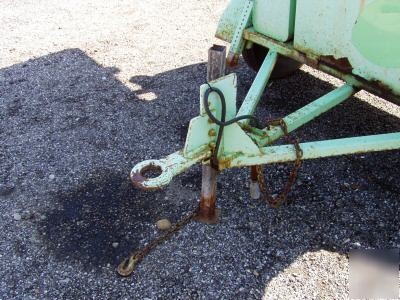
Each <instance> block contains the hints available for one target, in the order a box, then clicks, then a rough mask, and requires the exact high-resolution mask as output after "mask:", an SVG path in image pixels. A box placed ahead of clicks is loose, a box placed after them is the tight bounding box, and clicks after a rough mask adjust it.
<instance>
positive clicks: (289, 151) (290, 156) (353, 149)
mask: <svg viewBox="0 0 400 300" xmlns="http://www.w3.org/2000/svg"><path fill="white" fill-rule="evenodd" d="M300 148H301V149H302V151H303V156H302V160H305V159H315V158H322V157H331V156H339V155H348V154H358V153H367V152H376V151H384V150H395V149H400V133H399V132H396V133H387V134H379V135H368V136H360V137H352V138H343V139H334V140H327V141H318V142H309V143H301V144H300ZM262 151H263V152H264V154H262V155H257V156H247V157H244V156H239V157H235V158H233V159H232V161H231V163H230V167H243V166H252V165H263V164H273V163H283V162H291V161H295V160H296V150H295V148H294V146H293V145H282V146H269V147H264V148H262Z"/></svg>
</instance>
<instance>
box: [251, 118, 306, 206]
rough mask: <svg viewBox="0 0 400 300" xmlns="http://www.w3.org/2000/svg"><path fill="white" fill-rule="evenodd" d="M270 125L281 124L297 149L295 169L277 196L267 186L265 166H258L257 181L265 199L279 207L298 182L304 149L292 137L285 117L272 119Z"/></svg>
mask: <svg viewBox="0 0 400 300" xmlns="http://www.w3.org/2000/svg"><path fill="white" fill-rule="evenodd" d="M269 126H280V127H281V128H282V130H283V133H284V135H285V138H286V140H287V141H288V142H289V143H291V144H293V146H294V148H295V150H296V161H295V162H294V164H293V169H292V171H291V172H290V175H289V178H288V180H287V182H286V184H285V186H284V188H283V190H282V192H280V193H279V194H278V195H277V196H276V197H273V196H272V195H271V193H270V192H269V190H268V187H267V184H266V182H265V178H264V172H263V166H261V165H257V166H256V170H257V181H258V184H259V186H260V191H261V193H262V195H263V197H264V199H265V201H266V202H267V203H268V204H269V205H270V206H272V207H275V208H279V207H280V206H281V205H282V204H283V203H286V202H287V196H288V194H289V192H290V191H291V189H292V187H293V185H294V183H295V182H296V179H297V173H298V171H299V169H300V167H301V158H302V156H303V151H302V150H301V148H300V145H299V141H298V140H297V139H294V138H291V137H290V136H289V132H288V129H287V125H286V123H285V121H284V120H283V119H277V120H272V121H270V122H268V127H269Z"/></svg>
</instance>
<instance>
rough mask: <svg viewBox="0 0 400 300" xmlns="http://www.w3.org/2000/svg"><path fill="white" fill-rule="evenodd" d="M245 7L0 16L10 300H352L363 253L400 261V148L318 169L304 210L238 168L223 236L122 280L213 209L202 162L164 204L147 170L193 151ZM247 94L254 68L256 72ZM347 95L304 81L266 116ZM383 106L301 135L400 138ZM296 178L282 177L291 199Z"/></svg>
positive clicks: (326, 82)
mask: <svg viewBox="0 0 400 300" xmlns="http://www.w3.org/2000/svg"><path fill="white" fill-rule="evenodd" d="M226 3H227V1H216V0H210V1H194V0H187V1H164V0H161V1H160V0H157V1H156V0H154V1H94V0H91V1H66V0H60V1H57V2H55V1H49V0H46V1H45V0H41V1H38V0H35V1H33V0H29V1H28V0H21V1H12V0H3V1H2V5H1V6H2V9H1V11H0V24H1V26H0V35H1V36H2V39H1V40H0V140H1V143H0V147H1V148H0V163H1V168H0V212H1V215H2V218H1V220H0V226H1V231H0V239H1V243H0V276H1V278H2V280H1V282H0V298H1V299H99V298H101V299H260V298H265V299H299V298H303V299H345V298H346V297H347V293H348V286H347V282H348V270H347V268H348V259H347V253H348V251H349V250H350V249H355V248H398V247H399V246H400V238H399V237H400V235H399V214H398V211H399V198H400V197H399V193H400V192H399V186H400V177H399V176H398V169H399V168H400V159H399V152H398V151H390V152H385V153H375V154H366V155H356V156H344V157H337V158H329V159H321V160H315V161H307V162H304V164H303V166H302V169H301V171H300V173H299V180H298V182H297V184H296V187H295V189H294V191H293V192H292V193H291V199H292V201H293V202H292V203H291V204H290V205H288V206H285V207H283V208H281V209H272V208H269V207H268V206H266V205H265V204H264V203H263V202H262V201H256V200H251V199H250V197H249V192H248V185H249V184H248V170H246V169H234V170H229V171H225V172H223V173H222V174H221V175H220V176H219V182H218V206H219V207H220V208H221V210H222V213H221V220H220V223H219V224H218V225H215V226H207V225H203V224H199V223H194V222H193V223H190V224H189V225H187V226H186V227H185V228H184V229H183V230H182V231H181V232H180V233H179V234H178V235H176V236H174V237H173V238H172V239H171V240H169V241H167V242H166V243H165V244H163V245H162V246H161V247H159V248H157V249H156V250H155V251H153V252H152V253H151V254H150V255H149V256H148V257H146V258H145V259H144V260H143V261H142V262H141V263H140V265H139V266H138V268H137V270H136V271H135V273H134V274H133V276H131V277H129V278H121V277H119V276H118V275H117V274H116V272H115V268H116V266H117V265H118V263H119V262H120V261H121V260H122V259H123V258H124V257H125V256H126V255H127V254H129V253H130V252H131V251H132V250H134V249H137V248H140V247H142V246H144V245H145V244H146V243H148V242H149V241H151V239H153V238H155V237H157V236H158V235H159V234H160V231H159V230H157V228H156V226H155V223H156V222H157V220H160V219H168V220H170V221H171V222H172V223H174V222H176V221H177V220H179V218H180V217H181V216H182V215H183V214H185V213H186V212H188V211H189V210H191V209H193V208H194V207H196V205H197V201H198V196H199V192H200V184H201V182H200V181H201V174H200V171H201V170H200V168H199V166H196V167H194V168H192V169H190V170H189V171H187V172H186V173H184V174H182V175H180V176H178V177H177V178H175V179H174V181H173V183H172V184H171V185H170V186H168V187H167V188H166V189H164V190H161V191H156V192H143V191H138V190H135V189H134V188H133V187H132V186H131V184H130V183H129V180H128V178H127V177H128V174H129V171H130V169H131V168H132V166H133V165H134V164H135V163H137V162H139V161H142V160H144V159H149V158H161V157H163V156H165V155H167V154H169V153H171V152H174V151H176V150H177V149H180V148H182V147H183V144H184V140H185V134H186V130H187V125H188V122H189V120H190V119H191V118H192V117H195V116H196V115H197V114H198V107H199V104H198V89H199V85H200V84H202V83H204V81H205V74H206V64H205V63H206V59H207V49H208V48H209V46H210V45H211V44H212V43H213V42H215V39H213V33H214V30H215V28H216V23H217V21H218V17H219V15H220V14H221V12H222V10H223V8H224V6H225V5H226ZM234 71H235V72H237V74H238V76H239V94H238V98H239V99H243V97H244V95H245V91H246V90H248V88H249V87H250V84H251V82H252V80H253V78H254V75H255V74H254V72H253V71H251V70H249V69H248V68H247V67H246V66H245V65H244V64H243V63H242V65H241V67H240V68H238V69H235V70H234ZM338 85H340V81H339V80H336V79H334V78H332V77H329V76H327V75H324V74H322V73H320V72H317V71H314V70H312V69H310V68H307V67H303V68H302V69H301V70H300V71H298V72H297V73H296V74H294V75H293V76H291V77H289V78H286V79H283V80H279V81H275V82H273V83H272V85H271V86H270V87H269V88H268V91H267V93H266V94H265V95H264V97H263V100H262V103H261V105H260V107H259V110H258V112H257V115H258V117H260V118H261V119H263V120H266V119H268V118H276V117H280V116H283V115H285V114H288V113H290V112H292V111H294V110H295V109H297V108H299V107H301V106H302V105H304V104H306V103H308V102H309V101H310V100H312V99H315V98H317V97H319V96H321V95H323V94H324V93H326V92H328V91H330V90H331V89H332V88H334V87H335V86H338ZM399 116H400V110H399V107H398V106H395V105H393V104H390V103H389V102H386V101H383V100H381V99H379V98H377V97H375V96H372V95H370V94H368V93H365V92H359V93H358V94H357V95H356V96H355V97H353V98H351V99H350V100H349V101H347V102H345V103H343V104H342V105H340V106H338V107H336V108H335V109H333V110H332V111H330V112H328V113H327V114H325V115H324V117H321V118H319V119H318V120H316V121H314V122H313V123H311V124H309V125H307V126H305V127H304V128H302V129H300V130H299V131H298V132H296V136H298V137H299V138H301V140H302V141H311V140H322V139H326V138H338V137H345V136H354V135H364V134H372V133H384V132H393V131H399V130H400V122H399V119H398V118H399ZM289 170H290V166H286V165H276V166H270V167H268V172H267V174H266V179H267V182H268V184H269V185H270V186H271V189H273V190H274V191H275V192H277V191H278V190H279V187H281V186H282V185H283V184H284V182H285V178H286V176H287V174H288V171H289Z"/></svg>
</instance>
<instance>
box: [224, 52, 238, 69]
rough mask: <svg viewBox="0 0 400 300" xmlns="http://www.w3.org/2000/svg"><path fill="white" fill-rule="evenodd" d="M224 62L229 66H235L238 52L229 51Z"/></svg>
mask: <svg viewBox="0 0 400 300" xmlns="http://www.w3.org/2000/svg"><path fill="white" fill-rule="evenodd" d="M226 64H227V65H228V66H229V67H231V68H234V67H237V66H238V65H239V54H235V53H229V54H228V57H227V58H226Z"/></svg>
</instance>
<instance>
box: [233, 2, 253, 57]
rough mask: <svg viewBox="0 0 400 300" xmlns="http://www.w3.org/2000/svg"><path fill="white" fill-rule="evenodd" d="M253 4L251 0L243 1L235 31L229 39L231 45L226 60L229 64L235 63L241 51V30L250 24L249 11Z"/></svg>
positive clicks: (242, 44)
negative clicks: (230, 39)
mask: <svg viewBox="0 0 400 300" xmlns="http://www.w3.org/2000/svg"><path fill="white" fill-rule="evenodd" d="M253 5H254V3H253V1H252V0H245V1H244V5H243V9H242V13H241V16H240V21H239V22H238V24H237V26H236V29H235V33H234V34H233V37H232V41H231V47H230V48H229V53H228V59H227V60H228V62H229V63H230V64H231V65H236V64H237V62H238V60H239V56H240V53H242V50H243V46H244V40H243V32H244V30H245V28H246V27H248V26H250V20H251V12H252V10H253Z"/></svg>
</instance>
